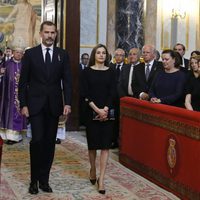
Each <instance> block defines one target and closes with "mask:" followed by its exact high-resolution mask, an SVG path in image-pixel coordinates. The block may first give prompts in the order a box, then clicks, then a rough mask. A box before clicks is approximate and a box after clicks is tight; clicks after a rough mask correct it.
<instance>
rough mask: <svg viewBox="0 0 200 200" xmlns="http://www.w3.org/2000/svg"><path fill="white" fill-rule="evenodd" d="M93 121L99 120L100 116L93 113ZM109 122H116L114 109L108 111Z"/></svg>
mask: <svg viewBox="0 0 200 200" xmlns="http://www.w3.org/2000/svg"><path fill="white" fill-rule="evenodd" d="M92 119H93V120H99V117H98V114H97V113H96V112H95V111H93V118H92ZM107 120H115V110H114V108H112V109H109V110H108V119H107Z"/></svg>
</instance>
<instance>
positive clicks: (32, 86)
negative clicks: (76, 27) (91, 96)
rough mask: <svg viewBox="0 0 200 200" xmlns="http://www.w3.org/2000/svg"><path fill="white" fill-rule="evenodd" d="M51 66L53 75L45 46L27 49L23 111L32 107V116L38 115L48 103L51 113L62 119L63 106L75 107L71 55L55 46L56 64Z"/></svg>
mask: <svg viewBox="0 0 200 200" xmlns="http://www.w3.org/2000/svg"><path fill="white" fill-rule="evenodd" d="M48 67H49V76H47V73H46V66H45V63H44V58H43V54H42V48H41V45H39V46H36V47H34V48H31V49H28V50H26V52H25V54H24V57H23V59H22V69H21V75H20V81H19V101H20V107H21V108H22V107H24V106H28V109H29V114H30V115H35V114H37V113H38V112H40V110H41V109H42V108H43V107H44V106H45V104H46V103H48V104H49V107H50V112H51V113H52V114H53V115H55V116H59V115H61V114H62V112H63V105H64V104H65V105H70V104H71V91H72V86H71V71H70V66H69V57H68V54H67V52H66V51H65V50H63V49H60V48H58V47H54V49H53V58H52V63H51V65H50V66H48ZM63 100H64V102H63Z"/></svg>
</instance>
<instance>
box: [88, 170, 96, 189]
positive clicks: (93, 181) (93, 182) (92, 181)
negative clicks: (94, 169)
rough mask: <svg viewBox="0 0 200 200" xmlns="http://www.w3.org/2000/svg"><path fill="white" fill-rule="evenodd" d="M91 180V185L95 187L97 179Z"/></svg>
mask: <svg viewBox="0 0 200 200" xmlns="http://www.w3.org/2000/svg"><path fill="white" fill-rule="evenodd" d="M90 174H91V170H90ZM89 179H90V183H91V184H92V185H95V183H96V181H97V179H96V178H95V179H91V178H89Z"/></svg>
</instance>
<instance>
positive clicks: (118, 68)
mask: <svg viewBox="0 0 200 200" xmlns="http://www.w3.org/2000/svg"><path fill="white" fill-rule="evenodd" d="M120 67H121V65H117V69H116V70H117V73H116V76H117V77H116V78H117V81H119V76H120Z"/></svg>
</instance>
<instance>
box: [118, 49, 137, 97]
mask: <svg viewBox="0 0 200 200" xmlns="http://www.w3.org/2000/svg"><path fill="white" fill-rule="evenodd" d="M140 54H141V53H140V50H139V49H138V48H132V49H130V51H129V53H128V62H129V64H128V65H125V66H123V67H122V70H121V73H120V77H119V84H118V94H119V97H120V98H121V97H124V96H133V91H132V87H131V83H132V78H133V72H134V67H135V66H136V65H138V64H139V63H140V62H139V60H140Z"/></svg>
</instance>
